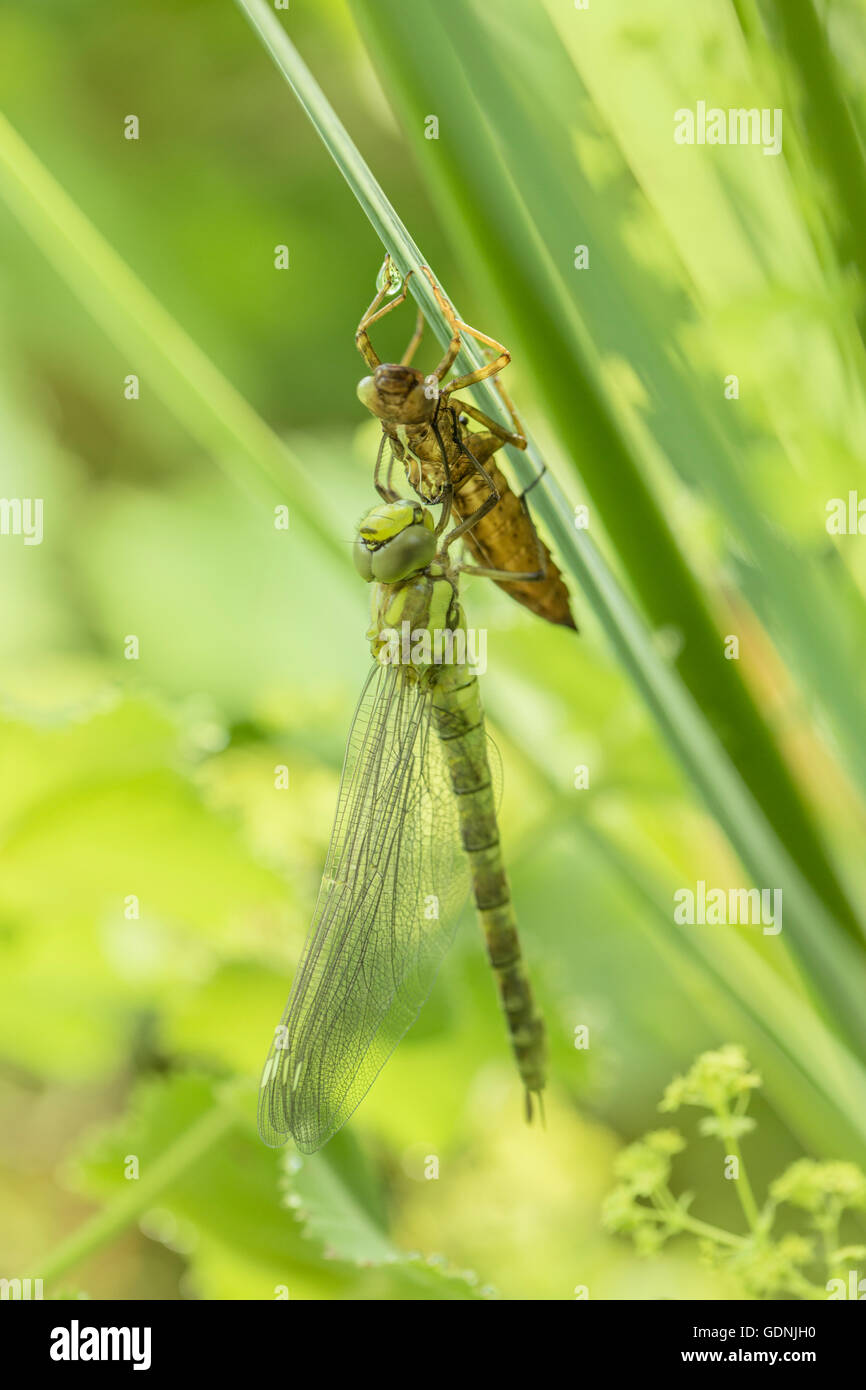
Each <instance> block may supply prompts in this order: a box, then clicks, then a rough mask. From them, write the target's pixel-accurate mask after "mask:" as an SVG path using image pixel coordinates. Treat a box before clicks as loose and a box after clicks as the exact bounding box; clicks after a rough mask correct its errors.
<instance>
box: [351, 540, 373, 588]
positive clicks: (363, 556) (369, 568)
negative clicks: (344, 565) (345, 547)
mask: <svg viewBox="0 0 866 1390" xmlns="http://www.w3.org/2000/svg"><path fill="white" fill-rule="evenodd" d="M352 559H353V561H354V562H355V569H356V570H357V571H358V573H359V574H360V576H361V578H362V579H363V580H364V582H365V583H367V584H370V583H372V581H373V555H372V553H371V551H369V550H368V549H367V547H366V545H365V544H364V542H363V541H362V540H361V538H360V536H359V537H358V538H357V539H356V541H355V543H354V545H353V546H352Z"/></svg>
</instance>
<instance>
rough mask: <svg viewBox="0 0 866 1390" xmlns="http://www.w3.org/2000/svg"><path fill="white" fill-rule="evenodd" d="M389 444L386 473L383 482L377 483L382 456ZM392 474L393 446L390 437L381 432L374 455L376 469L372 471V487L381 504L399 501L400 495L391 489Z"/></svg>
mask: <svg viewBox="0 0 866 1390" xmlns="http://www.w3.org/2000/svg"><path fill="white" fill-rule="evenodd" d="M389 444H390V445H391V449H390V452H389V455H388V472H387V475H386V478H385V482H384V484H383V483H381V482H380V481H379V474H380V472H381V469H382V455H383V454H384V452H385V447H386V445H389ZM393 472H394V446H393V444H392V442H391V438H390V436H389V435H387V434H385V433H384V431H383V433H382V438H381V440H380V441H379V452H378V454H377V455H376V467H375V468H374V469H373V486H374V488H375V489H376V491H377V492H378V494H379V496H380V497H381V498H382V501H383V502H399V500H400V494H399V493H398V492H395V491H394V489H393V487H392V486H391V477H392V474H393Z"/></svg>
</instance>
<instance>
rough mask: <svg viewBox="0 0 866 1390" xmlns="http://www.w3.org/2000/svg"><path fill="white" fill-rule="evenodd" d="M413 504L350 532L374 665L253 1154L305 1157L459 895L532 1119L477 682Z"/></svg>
mask: <svg viewBox="0 0 866 1390" xmlns="http://www.w3.org/2000/svg"><path fill="white" fill-rule="evenodd" d="M450 512H451V508H450V496H449V495H448V494H446V496H445V499H444V501H443V504H442V510H441V514H440V517H439V520H438V522H435V523H434V518H433V513H432V511H431V510H430V509H429V508H428V507H425V506H423V505H422V504H421V503H420V502H419V501H417V500H416V499H414V498H413V499H411V500H410V499H405V498H404V499H389V500H388V501H381V502H380V503H379V504H378V505H377V506H376V507H374V508H373V509H372V510H371V511H369V512H368V513H367V514H366V515H365V516H364V518H363V519H362V520H361V522H360V525H359V528H358V532H357V534H356V537H355V541H354V558H355V564H356V567H357V569H358V570H359V572H360V574H361V576H362V577H363V579H365V580H366V581H367V582H368V583H370V584H371V585H372V591H371V599H372V604H371V607H372V621H371V625H370V629H369V631H368V634H367V635H368V637H369V639H370V643H371V648H372V652H373V656H374V662H373V666H372V669H371V671H370V673H369V675H368V677H367V680H366V682H365V685H364V688H363V690H362V692H361V697H360V699H359V701H358V705H357V708H356V710H355V715H354V718H353V721H352V726H351V730H350V733H349V737H348V742H347V747H346V754H345V759H344V763H343V771H342V777H341V781H340V790H339V796H338V803H337V811H336V816H335V819H334V825H333V830H332V833H331V840H330V846H329V848H328V853H327V858H326V863H325V869H324V874H323V877H322V883H321V887H320V889H319V896H318V900H317V903H316V908H315V912H314V916H313V921H312V925H311V927H310V931H309V934H308V936H307V940H306V943H305V946H304V948H303V952H302V955H301V959H300V961H299V964H298V968H297V971H296V974H295V978H294V981H293V985H292V990H291V994H290V996H289V1000H288V1003H287V1005H286V1008H285V1010H284V1012H283V1015H282V1018H281V1020H280V1023H279V1024H278V1026H277V1028H276V1029H275V1031H274V1036H273V1040H272V1043H271V1048H270V1051H269V1053H268V1057H267V1061H266V1062H265V1066H264V1070H263V1073H262V1081H261V1088H260V1092H259V1107H258V1126H259V1133H260V1135H261V1137H262V1139H263V1140H264V1142H265V1143H266V1144H268V1145H270V1146H271V1147H279V1146H281V1145H282V1144H284V1143H285V1142H286V1141H287V1140H288V1139H289V1137H290V1136H291V1138H292V1139H293V1140H294V1142H295V1144H296V1145H297V1147H298V1149H300V1150H301V1152H302V1153H314V1152H315V1151H316V1150H317V1149H320V1148H321V1147H322V1146H323V1145H324V1144H326V1143H327V1142H328V1140H329V1139H330V1138H331V1137H332V1136H333V1135H334V1134H335V1133H336V1132H337V1130H339V1129H340V1128H341V1126H342V1125H344V1124H345V1122H346V1121H347V1120H348V1118H349V1116H350V1115H351V1114H352V1113H353V1112H354V1110H355V1109H356V1107H357V1106H358V1105H359V1104H360V1102H361V1100H362V1099H363V1097H364V1096H365V1095H366V1093H367V1091H368V1090H369V1088H370V1086H371V1085H372V1084H373V1082H374V1080H375V1078H376V1076H377V1075H378V1073H379V1071H380V1070H381V1068H382V1067H383V1066H384V1064H385V1062H386V1061H387V1059H388V1057H389V1056H390V1055H391V1053H392V1052H393V1050H394V1048H395V1047H396V1046H397V1044H398V1042H399V1041H400V1039H401V1038H402V1037H403V1035H404V1034H405V1033H406V1031H407V1029H408V1028H409V1027H411V1025H412V1023H413V1022H414V1021H415V1019H416V1017H417V1015H418V1013H419V1012H420V1009H421V1007H422V1005H423V1004H424V1002H425V1000H426V998H427V996H428V995H429V993H430V990H431V988H432V986H433V982H434V980H435V978H436V974H437V971H438V969H439V966H440V964H441V962H442V960H443V958H444V956H445V953H446V952H447V950H448V948H449V946H450V944H451V942H452V940H453V937H454V934H455V929H456V925H457V920H458V917H459V915H460V912H461V909H462V905H463V903H464V901H465V899H466V896H467V894H468V891H469V890H470V889H471V891H472V894H473V897H474V901H475V907H476V910H477V914H478V918H479V921H480V924H481V928H482V931H483V934H484V938H485V942H486V947H487V953H488V956H489V959H490V963H491V966H492V969H493V975H494V977H495V980H496V984H497V986H498V992H499V998H500V1001H501V1005H502V1009H503V1011H504V1015H505V1020H506V1024H507V1029H508V1032H509V1035H510V1040H511V1047H512V1050H513V1053H514V1057H515V1059H516V1062H517V1068H518V1071H519V1074H520V1077H521V1080H522V1082H523V1087H524V1091H525V1097H526V1117H527V1120H531V1119H532V1116H533V1101H534V1100H535V1101H536V1102H537V1104H538V1107H539V1108H540V1106H541V1093H542V1091H543V1088H544V1084H545V1070H546V1060H545V1054H546V1044H545V1027H544V1021H543V1018H542V1015H541V1013H540V1010H539V1008H538V1006H537V1004H536V1002H535V998H534V995H533V991H532V986H531V983H530V979H529V975H528V972H527V968H526V965H525V962H524V959H523V956H522V952H521V947H520V940H519V937H518V931H517V922H516V918H515V912H514V906H513V903H512V899H511V891H510V888H509V883H508V876H507V873H506V869H505V864H504V860H503V854H502V848H501V844H500V837H499V828H498V824H497V814H496V795H495V787H494V781H493V778H492V775H491V764H490V760H489V757H488V747H487V743H488V740H487V735H486V731H485V724H484V713H483V709H482V704H481V695H480V691H479V686H478V677H477V675H476V674H475V672H474V670H473V669H472V665H471V662H470V661H469V659H468V654H469V643H468V641H467V629H466V623H465V618H464V615H463V611H462V609H461V606H460V603H459V598H458V577H459V573H460V572H461V571H465V570H471V569H472V568H473V567H472V566H471V565H468V564H462V563H459V564H458V563H452V562H451V560H450V558H449V553H448V552H449V548H450V546H451V545H452V544H453V542H454V540H455V539H456V538H457V534H458V533H459V532H460V526H454V527H452V528H451V530H450V531H448V532H447V534H446V528H447V526H448V523H449V517H450Z"/></svg>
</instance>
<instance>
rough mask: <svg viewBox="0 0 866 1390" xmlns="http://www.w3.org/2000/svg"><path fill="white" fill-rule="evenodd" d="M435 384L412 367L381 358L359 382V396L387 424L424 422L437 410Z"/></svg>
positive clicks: (436, 382) (431, 417)
mask: <svg viewBox="0 0 866 1390" xmlns="http://www.w3.org/2000/svg"><path fill="white" fill-rule="evenodd" d="M438 384H439V383H438V381H436V379H435V377H434V378H430V379H428V378H427V377H425V376H424V374H423V372H419V371H418V370H417V369H416V368H415V367H404V366H403V365H402V363H399V362H381V363H380V364H379V366H378V367H377V368H376V370H375V371H374V373H373V375H372V376H365V377H364V379H363V381H359V382H358V400H359V401H361V403H362V404H363V405H365V406H366V407H367V409H368V410H369V411H371V412H372V414H373V415H375V416H376V417H377V418H378V419H379V420H382V421H383V423H384V424H386V425H388V424H391V425H423V424H424V423H425V422H426V421H428V420H432V419H433V416H434V415H435V413H436V404H437V401H438V399H439V392H438V389H436V388H438Z"/></svg>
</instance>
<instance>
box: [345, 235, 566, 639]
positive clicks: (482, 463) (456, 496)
mask: <svg viewBox="0 0 866 1390" xmlns="http://www.w3.org/2000/svg"><path fill="white" fill-rule="evenodd" d="M421 272H422V274H424V275H425V276H426V278H427V279H428V280H429V281H430V285H431V288H432V290H433V294H434V296H435V298H436V302H437V303H438V305H439V307H440V309H441V310H442V312H443V314H444V316H445V318H446V320H447V322H448V325H449V327H450V329H451V342H450V343H449V345H448V350H447V351H446V353H445V355H444V357H443V358H442V359H441V361H440V362H439V363H438V365H437V366H436V367H435V368H434V370H433V371H432V372H430V373H428V374H427V375H426V376H425V375H424V373H423V372H421V371H419V370H418V369H417V368H414V367H412V366H411V365H410V363H411V361H412V358H413V356H414V354H415V350H416V348H417V347H418V344H419V342H420V341H421V334H422V331H423V326H424V320H423V316H422V315H421V313H420V311H419V313H418V319H417V323H416V327H415V332H414V334H413V336H412V339H411V341H410V343H409V346H408V347H407V349H406V351H405V352H404V354H403V357H402V358H401V360H400V362H381V361H380V360H379V357H378V355H377V353H376V351H375V349H374V347H373V344H372V342H371V340H370V335H369V331H368V330H369V328H370V326H371V325H372V324H374V323H376V322H377V321H378V320H379V319H381V318H383V317H384V315H385V314H389V313H391V311H392V310H393V309H396V308H397V306H398V305H400V304H402V303H403V301H404V300H405V298H406V294H407V286H408V283H409V280H410V278H411V276H412V274H413V272H412V271H410V272H409V274H408V275H407V276H406V278H405V279H404V280H403V282H402V286H400V282H399V280H395V278H394V276H395V270H394V267H393V263H392V262H391V260H390V257H389V258H386V261H385V264H384V265H383V267H382V270H381V271H380V274H379V279H378V281H377V285H378V289H377V293H376V297H375V298H374V300H373V302H372V304H371V305H370V307H369V308H368V310H367V312H366V313H365V314H364V316H363V318H362V319H361V322H360V323H359V325H358V330H357V332H356V334H355V342H356V343H357V345H358V349H359V351H360V353H361V355H362V356H363V358H364V361H365V362H366V363H367V365H368V366H369V367H370V368H371V371H372V375H371V376H366V377H364V379H363V381H361V382H360V383H359V385H358V397H359V399H360V400H361V401H362V402H363V404H364V405H365V406H366V407H367V409H368V410H369V411H371V412H372V414H373V415H375V416H376V417H377V418H378V419H379V420H380V421H381V423H382V448H380V451H379V460H378V461H377V465H376V478H375V483H376V488H377V490H378V492H379V494H380V496H381V497H383V498H384V499H385V500H390V499H392V498H394V497H395V496H396V493H395V492H394V491H393V489H392V487H391V470H392V466H393V462H394V460H395V459H396V460H397V461H398V462H399V463H401V464H402V465H403V466H404V468H405V471H406V477H407V478H408V480H409V483H410V484H411V486H412V487H413V488H414V490H415V492H416V493H417V494H418V496H419V497H420V498H421V500H422V501H423V502H426V503H428V504H433V503H436V502H439V501H441V499H442V497H443V496H444V494H445V491H446V488H450V490H451V493H452V502H453V506H454V510H455V512H456V513H457V515H458V516H459V517H460V518H461V520H462V522H463V523H464V531H465V534H464V536H463V539H464V542H465V544H466V546H467V547H468V549H469V550H470V551H471V553H472V555H473V557H474V559H475V560H476V561H477V562H478V565H479V566H480V567H481V568H480V569H479V570H478V572H479V573H480V572H484V573H487V574H488V575H489V577H490V578H492V579H495V581H496V583H497V584H499V585H500V586H501V588H503V589H504V590H505V592H506V593H508V594H510V595H511V597H512V598H514V599H516V600H517V602H518V603H522V604H524V605H525V606H526V607H527V608H530V609H531V610H532V612H533V613H537V614H538V615H539V617H542V618H546V619H547V620H548V621H549V622H552V623H560V624H562V625H563V626H565V627H571V628H573V627H575V626H576V624H575V621H574V618H573V617H572V614H571V608H570V606H569V598H568V590H567V589H566V587H565V584H564V583H563V580H562V576H561V574H560V572H559V570H558V568H557V566H556V565H555V563H554V561H553V559H552V557H551V555H550V551H549V550H548V549H547V546H546V545H545V544H544V543H543V541H542V540H541V539H540V537H539V536H538V534H537V532H536V530H535V526H534V525H533V521H532V517H531V516H530V513H529V508H528V507H527V504H526V501H525V497H524V496H523V495H521V496H518V495H517V494H516V493H514V492H513V491H512V489H511V487H510V486H509V483H508V480H507V478H506V477H505V475H504V474H503V473H502V471H501V469H500V468H499V466H498V465H497V463H496V461H495V459H494V457H493V456H494V454H496V453H497V452H498V450H500V449H502V448H503V447H504V445H506V444H510V445H513V446H514V447H515V448H518V449H525V448H526V439H525V437H524V434H523V429H522V426H521V424H520V421H519V420H518V418H517V415H516V413H515V410H514V407H513V405H512V404H511V401H510V400H509V399H508V396H507V395H506V394H505V391H504V390H503V388H502V384H501V382H500V381H499V380H498V374H499V373H500V372H501V371H502V370H503V368H504V367H506V366H507V365H508V363H509V362H510V361H511V354H510V353H509V351H508V349H507V348H506V347H503V345H502V343H498V342H497V341H496V340H495V338H490V337H488V336H487V334H486V333H481V332H480V331H479V330H478V329H477V328H472V327H471V326H470V325H469V324H468V323H464V322H463V321H462V320H461V319H458V318H457V316H456V314H455V312H454V309H453V306H452V305H451V304H450V303H449V301H448V300H447V299H446V297H445V295H444V294H443V293H442V290H441V289H440V288H439V286H438V285H437V283H436V281H435V279H434V278H433V275H432V274H431V272H430V270H429V269H428V267H427V266H422V267H421ZM397 287H399V293H398V294H396V295H395V297H393V298H392V299H391V300H390V302H389V303H384V301H385V299H386V298H387V296H388V295H389V294H392V295H393V294H394V291H395V289H396V288H397ZM463 334H468V335H469V336H470V337H472V338H474V339H476V341H478V342H480V343H482V344H483V345H484V347H485V349H486V350H488V352H489V354H490V355H491V360H490V361H488V362H487V364H486V365H485V366H483V367H479V368H477V369H476V370H475V371H472V372H467V373H466V374H465V375H463V376H458V377H455V378H454V379H453V380H452V381H449V382H447V383H446V384H445V385H443V384H442V383H443V382H444V381H445V378H446V377H447V375H448V373H449V372H450V370H451V368H452V367H453V365H454V362H455V360H456V358H457V355H458V353H459V352H460V347H461V341H462V335H463ZM486 377H496V378H497V381H496V386H497V389H498V391H499V394H500V396H501V398H502V401H503V403H504V405H505V406H506V408H507V410H508V412H509V414H510V416H511V422H512V425H513V429H511V430H507V429H504V428H503V427H502V425H500V424H498V423H497V422H496V421H495V420H491V419H490V417H489V416H487V415H485V414H484V413H483V411H481V410H479V409H478V407H477V406H475V405H473V404H472V403H471V402H470V401H467V400H465V399H462V398H460V399H458V398H456V397H455V395H454V393H455V392H456V391H460V390H462V389H464V388H466V387H469V386H473V385H475V384H476V383H477V382H479V381H483V380H484V379H485V378H486ZM469 419H472V420H474V421H475V422H476V423H477V424H480V425H482V426H483V427H484V428H483V429H480V430H474V431H471V430H470V429H469ZM386 448H387V450H388V451H389V467H388V474H387V480H386V482H385V484H382V483H381V482H380V481H379V469H380V464H381V459H382V454H383V451H384V450H385V449H386Z"/></svg>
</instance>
